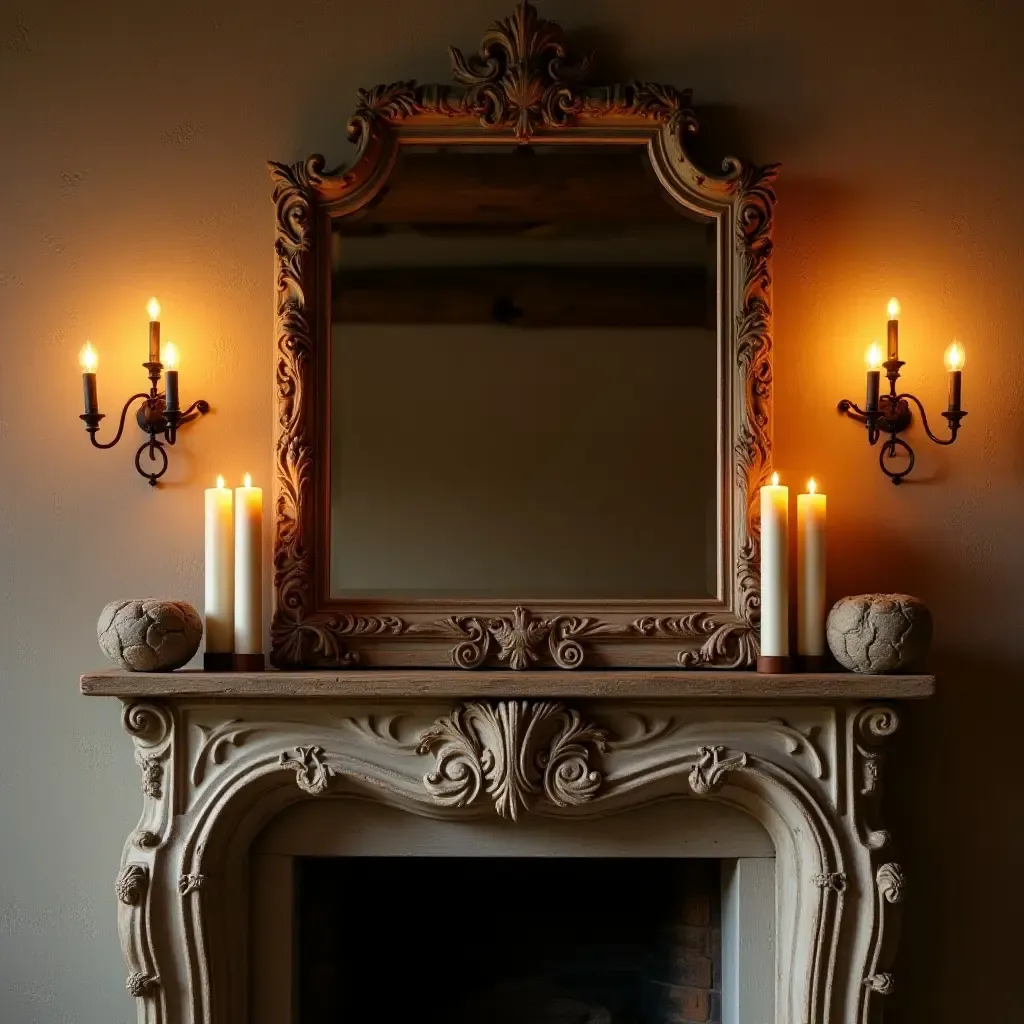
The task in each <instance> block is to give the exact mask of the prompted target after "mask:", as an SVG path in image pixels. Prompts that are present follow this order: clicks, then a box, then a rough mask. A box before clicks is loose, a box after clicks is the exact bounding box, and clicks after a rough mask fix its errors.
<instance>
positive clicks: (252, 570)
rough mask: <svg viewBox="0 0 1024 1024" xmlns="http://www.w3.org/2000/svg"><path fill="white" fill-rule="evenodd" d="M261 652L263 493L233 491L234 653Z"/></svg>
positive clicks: (247, 486)
mask: <svg viewBox="0 0 1024 1024" xmlns="http://www.w3.org/2000/svg"><path fill="white" fill-rule="evenodd" d="M262 653H263V490H262V488H259V487H253V486H252V478H251V477H250V476H249V474H248V473H246V474H245V486H244V487H237V488H236V489H235V654H262Z"/></svg>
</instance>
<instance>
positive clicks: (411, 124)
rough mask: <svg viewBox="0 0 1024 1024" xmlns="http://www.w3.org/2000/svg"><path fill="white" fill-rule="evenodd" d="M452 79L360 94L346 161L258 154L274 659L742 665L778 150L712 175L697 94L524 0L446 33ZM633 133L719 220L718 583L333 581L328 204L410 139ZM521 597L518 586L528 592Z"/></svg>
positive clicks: (765, 378) (493, 140) (349, 193)
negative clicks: (612, 69)
mask: <svg viewBox="0 0 1024 1024" xmlns="http://www.w3.org/2000/svg"><path fill="white" fill-rule="evenodd" d="M451 56H452V64H453V73H454V78H455V80H456V82H457V83H459V85H460V86H461V87H462V88H451V87H448V86H442V85H417V84H416V83H415V82H413V81H404V82H395V83H392V84H390V85H379V86H376V87H374V88H372V89H369V90H365V91H360V93H359V98H358V105H357V108H356V112H355V115H354V116H353V118H352V120H351V122H350V123H349V126H348V135H349V138H350V139H351V140H352V141H353V142H354V143H355V144H356V145H357V147H358V148H357V151H356V155H355V159H354V160H353V161H352V163H351V164H349V165H348V166H347V167H345V168H343V169H339V170H330V171H329V170H327V169H326V167H325V161H324V158H323V157H322V156H320V155H314V156H311V157H310V158H309V159H308V160H306V161H304V162H300V163H297V164H291V165H289V164H281V163H271V164H270V169H271V175H272V177H273V180H274V202H275V204H276V211H277V239H276V243H275V250H276V254H277V304H276V307H277V356H276V359H277V367H276V378H277V389H276V391H277V421H278V437H277V442H276V456H275V461H276V488H275V502H274V524H275V531H274V591H275V598H276V601H275V610H274V616H273V624H272V637H271V660H272V661H273V663H274V664H275V665H276V666H278V667H280V668H295V667H301V666H316V665H324V666H326V665H335V666H342V665H353V664H357V663H361V664H364V665H370V666H421V667H434V666H443V665H455V666H457V667H460V668H476V667H479V666H481V665H484V664H503V665H507V666H508V667H509V668H512V669H523V668H527V667H531V666H535V665H538V664H539V665H552V666H555V667H558V668H563V669H569V668H576V667H579V666H580V665H582V664H584V663H587V664H588V665H591V666H601V665H607V666H621V667H628V666H638V667H639V666H664V665H679V666H681V667H683V668H690V667H714V668H732V669H736V668H746V667H750V666H752V665H753V663H754V661H755V659H756V657H757V653H758V632H757V631H758V625H759V617H760V574H759V536H760V521H759V508H758V501H757V498H758V488H759V487H760V485H761V484H762V483H763V482H764V480H765V479H766V477H767V475H768V473H769V471H770V468H771V420H770V417H771V382H772V370H771V347H772V342H771V252H772V241H771V228H772V210H773V205H774V202H775V193H774V189H773V181H774V178H775V173H776V167H775V166H769V167H755V166H753V165H750V164H747V163H745V162H743V161H741V160H738V159H734V158H729V159H727V160H726V161H725V162H724V164H723V173H722V174H721V175H720V176H710V175H707V174H705V173H702V172H701V171H699V170H698V169H697V167H696V166H695V165H694V163H693V161H692V160H691V159H690V157H689V155H688V154H687V151H686V147H685V142H686V137H687V135H689V134H691V133H693V132H695V131H696V130H697V121H696V118H695V116H694V113H693V110H692V109H691V105H690V97H691V94H690V92H689V91H688V90H686V91H681V90H678V89H676V88H674V87H672V86H667V85H658V84H655V83H650V82H633V83H630V84H624V85H611V86H605V87H599V88H595V87H587V86H584V85H583V84H582V83H583V80H584V78H585V76H586V74H587V71H588V69H589V65H590V61H589V58H584V59H582V60H579V61H574V60H571V59H570V57H569V45H568V40H567V38H566V36H565V33H564V32H563V31H562V29H561V27H560V26H558V25H556V24H555V23H554V22H551V21H547V20H545V19H542V18H540V17H539V16H538V14H537V12H536V9H535V8H534V7H533V6H532V5H530V4H528V3H521V4H520V5H519V7H518V8H517V9H516V11H515V13H514V14H513V15H512V16H511V17H510V18H508V19H506V20H504V21H501V22H497V23H495V24H494V25H492V27H491V28H490V29H489V30H488V31H487V33H486V34H485V35H484V37H483V41H482V43H481V46H480V50H479V55H478V56H475V57H469V58H466V57H464V56H463V55H462V53H461V52H460V51H458V50H456V49H454V48H452V50H451ZM531 139H533V140H536V141H543V142H544V143H545V144H551V143H564V144H586V145H591V146H593V145H615V146H622V145H635V146H644V147H646V151H647V153H648V156H649V158H650V161H651V164H652V165H653V168H654V170H655V172H656V174H657V177H658V179H659V181H660V183H661V184H662V186H663V187H664V189H665V190H666V192H667V193H668V194H669V195H670V196H671V197H672V198H673V199H674V200H676V201H677V202H679V203H680V204H681V205H682V206H684V207H687V208H689V209H690V210H694V211H697V212H699V213H701V214H703V215H706V216H710V217H712V218H714V219H715V220H716V221H717V225H718V264H719V280H720V282H722V284H721V287H720V289H719V292H720V296H719V303H720V304H719V311H718V318H719V355H720V359H719V377H720V382H721V388H720V395H721V399H720V400H721V407H720V435H721V437H720V444H719V454H718V459H719V467H720V472H719V478H720V487H721V494H720V499H719V504H720V510H721V514H720V521H721V549H720V559H719V584H718V595H717V597H716V598H714V599H701V600H679V601H675V602H654V601H631V602H630V601H577V602H571V603H568V607H567V606H566V604H567V603H566V602H552V601H535V602H532V601H531V602H529V605H528V606H524V605H522V604H517V603H515V602H513V601H508V602H501V601H483V600H481V601H477V602H472V601H470V602H467V601H458V602H456V601H444V600H435V599H427V600H410V599H403V600H395V601H380V600H374V601H368V600H366V599H362V598H359V599H345V598H334V597H331V596H330V590H329V580H328V569H329V559H328V557H327V556H328V548H327V545H328V534H329V522H328V520H329V515H328V514H327V512H326V511H325V510H326V509H328V508H329V496H328V491H327V486H328V476H327V463H326V459H325V457H324V453H325V451H326V449H327V444H326V438H325V433H326V431H325V426H324V425H325V424H326V422H327V410H326V384H325V383H324V381H325V377H326V374H325V372H324V370H325V366H326V362H325V360H326V358H327V345H328V340H329V330H330V324H329V316H327V304H328V302H329V298H330V297H329V294H328V293H329V287H328V276H327V275H328V270H329V265H328V262H327V259H328V256H327V254H328V253H329V252H330V246H329V241H330V228H331V219H332V218H333V217H339V216H345V215H348V214H351V213H354V212H355V211H357V210H359V209H360V208H361V207H363V206H364V205H365V204H367V203H368V202H370V201H371V200H372V199H373V198H374V196H376V195H377V194H378V193H379V192H380V190H381V189H382V187H383V186H384V185H385V183H386V181H387V179H388V176H389V174H390V173H391V171H392V169H393V167H394V165H395V161H396V158H397V156H398V153H399V150H400V149H401V148H402V147H404V146H416V145H431V146H437V145H456V144H461V145H465V144H467V143H473V144H483V143H487V144H494V145H508V146H513V145H518V144H522V143H524V142H527V141H529V140H531ZM524 604H525V602H524Z"/></svg>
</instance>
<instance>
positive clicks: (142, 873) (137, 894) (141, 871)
mask: <svg viewBox="0 0 1024 1024" xmlns="http://www.w3.org/2000/svg"><path fill="white" fill-rule="evenodd" d="M148 882H149V872H148V871H147V869H146V866H145V865H144V864H125V866H124V867H123V868H121V871H120V873H119V874H118V876H117V881H116V882H115V883H114V891H115V892H116V893H117V898H118V899H119V900H120V901H121V902H122V903H123V904H124V905H125V906H126V907H133V906H135V905H136V904H137V903H138V902H139V901H140V900H141V899H142V897H143V896H144V895H145V894H146V886H147V884H148Z"/></svg>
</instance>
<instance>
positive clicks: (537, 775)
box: [82, 672, 934, 1024]
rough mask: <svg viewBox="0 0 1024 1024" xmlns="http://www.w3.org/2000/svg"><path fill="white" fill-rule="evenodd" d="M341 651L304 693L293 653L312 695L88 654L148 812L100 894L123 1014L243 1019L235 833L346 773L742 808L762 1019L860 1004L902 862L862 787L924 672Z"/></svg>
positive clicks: (813, 1020)
mask: <svg viewBox="0 0 1024 1024" xmlns="http://www.w3.org/2000/svg"><path fill="white" fill-rule="evenodd" d="M350 675H352V676H353V677H354V678H355V679H361V680H362V681H363V683H364V686H363V691H364V694H363V696H361V697H356V696H351V695H346V693H345V692H344V690H345V687H346V686H351V685H352V679H347V678H346V673H324V674H323V676H322V677H321V678H320V683H321V684H322V685H321V690H320V695H319V696H316V695H310V692H311V690H312V691H315V683H316V682H317V677H316V676H315V675H314V674H310V673H307V674H305V675H304V676H302V677H301V679H303V680H304V681H305V682H304V683H303V684H302V685H297V687H296V688H297V689H298V690H300V691H303V690H305V691H306V695H305V696H300V695H296V694H288V693H287V683H286V682H285V678H284V677H283V676H282V674H280V673H267V674H265V675H258V676H235V677H234V682H233V683H232V681H231V678H230V677H228V676H207V675H204V676H200V675H198V674H196V675H191V676H190V674H188V673H185V674H177V673H176V674H173V675H164V676H142V675H138V676H130V675H122V674H117V673H105V674H99V675H93V676H86V677H83V680H82V689H83V692H86V693H92V694H100V693H108V694H116V695H118V696H120V697H121V699H122V701H123V702H124V710H123V723H124V726H125V728H126V729H127V731H128V732H129V734H130V735H131V737H132V740H133V743H134V747H135V751H134V760H135V764H136V771H137V772H138V773H139V781H140V789H141V791H142V800H143V812H142V817H141V819H140V821H139V824H138V827H137V828H136V830H135V831H134V832H132V833H131V835H130V836H129V837H128V841H127V843H126V846H125V850H124V854H123V856H122V862H121V866H120V869H119V871H118V873H117V876H116V884H115V899H116V904H117V913H118V924H119V932H120V936H121V943H122V948H123V951H124V955H125V959H126V963H127V981H126V986H127V989H128V992H129V993H130V994H131V995H132V996H133V997H134V998H135V999H136V1002H137V1006H138V1019H139V1021H140V1022H144V1024H186V1022H203V1024H239V1022H241V1021H245V1020H247V1019H248V1017H247V1013H246V1011H245V1007H246V1000H247V994H248V986H247V972H246V969H245V966H244V965H247V964H248V952H247V946H246V939H247V929H246V927H245V921H246V920H247V914H248V900H249V894H248V889H247V886H246V882H245V878H246V871H245V865H246V861H247V857H248V852H249V847H250V844H251V843H252V841H253V839H254V837H255V836H256V835H257V834H258V833H259V832H260V830H261V829H262V828H263V827H264V826H265V825H266V824H267V823H268V822H269V821H270V820H271V819H272V818H274V817H275V816H277V815H278V814H279V813H280V812H281V811H283V810H284V809H285V808H287V807H288V806H289V805H291V804H294V803H296V802H298V801H302V800H325V801H329V802H330V801H333V800H334V798H335V797H344V796H351V795H353V794H360V795H364V796H370V797H372V798H374V799H376V800H379V801H382V802H384V803H386V804H389V805H391V806H393V807H397V808H400V809H402V810H404V811H408V812H409V813H412V814H417V815H424V816H429V817H432V818H440V819H442V820H449V821H450V822H451V827H452V828H458V827H459V822H462V821H466V820H467V819H470V818H478V817H479V816H481V815H485V816H494V815H500V816H502V817H504V818H505V819H507V820H508V822H509V823H510V824H511V823H513V822H515V821H517V820H520V819H521V818H522V817H523V816H524V815H535V816H541V817H551V816H563V817H566V818H572V817H577V818H589V817H595V816H603V815H612V814H617V813H620V812H623V811H627V810H629V809H630V808H632V807H637V806H639V805H641V804H647V803H650V802H651V801H652V800H655V799H659V798H669V797H671V798H675V799H676V801H677V803H676V804H674V805H673V806H677V807H678V813H679V814H680V815H685V814H686V813H687V807H688V806H689V803H688V802H689V801H692V800H714V801H721V802H722V803H724V804H726V805H730V806H732V807H734V808H738V809H740V810H742V811H744V812H745V813H747V814H749V815H751V816H752V817H753V818H754V819H756V820H757V821H758V822H760V823H761V825H762V826H763V828H764V829H765V831H766V832H767V833H768V835H769V836H770V837H771V839H772V841H773V843H774V845H775V850H776V878H777V899H776V907H777V909H776V914H777V920H776V936H777V942H778V946H777V948H778V950H779V956H778V958H777V977H776V993H777V995H776V1003H777V1007H776V1015H775V1021H776V1024H826V1022H828V1024H864V1022H866V1021H870V1020H874V1019H877V1017H878V1015H879V1013H880V1008H881V1005H882V1003H883V1001H884V996H885V994H887V993H888V992H890V991H892V988H893V985H894V980H893V974H892V973H891V970H890V967H891V960H892V955H893V953H894V946H895V940H896V934H897V923H898V913H899V910H900V908H901V906H902V901H903V896H904V890H905V881H904V871H903V868H902V866H901V864H900V862H899V859H898V857H897V856H896V854H895V853H894V847H893V841H892V838H891V836H890V834H889V833H888V832H887V831H885V830H884V829H883V828H882V827H881V823H880V822H879V820H878V806H877V800H878V796H879V787H880V782H881V778H882V771H881V763H882V762H881V748H882V745H883V743H884V741H885V740H886V739H887V738H888V737H889V736H891V735H892V734H893V733H894V732H895V731H896V728H897V724H898V718H897V713H896V711H895V710H894V709H893V707H892V706H891V704H887V703H877V702H876V698H877V699H882V700H884V699H885V697H886V696H888V697H890V698H903V697H921V696H927V695H928V694H929V693H930V692H932V690H933V688H934V680H933V679H931V677H925V676H914V677H848V676H822V677H804V679H805V682H804V684H803V685H802V686H801V684H799V683H798V682H794V683H793V685H792V687H791V692H792V694H793V695H792V696H787V695H786V686H785V684H784V680H785V679H786V678H787V677H757V676H753V677H751V676H750V675H748V674H737V675H735V676H731V675H724V676H723V675H722V674H720V673H718V674H715V675H714V677H713V678H714V679H715V680H717V682H718V684H719V685H720V686H721V687H722V692H723V693H725V694H730V691H731V695H727V696H721V695H719V696H717V697H716V696H714V695H709V694H708V693H706V692H701V689H702V685H703V684H702V681H701V677H700V676H696V677H695V676H692V675H690V674H686V673H677V674H676V680H675V682H673V681H672V680H671V679H668V678H667V677H668V675H669V674H667V673H666V674H661V675H663V676H665V677H666V678H661V677H660V675H659V674H654V678H653V681H652V674H651V673H638V674H635V675H632V676H631V675H630V674H629V673H625V672H607V673H604V674H600V673H592V674H590V675H588V676H584V677H582V683H584V684H586V686H587V687H588V692H586V693H583V692H581V691H580V690H577V691H576V692H575V694H574V695H572V696H564V697H563V698H561V699H560V697H559V695H558V694H552V693H551V692H550V686H551V685H553V684H551V683H550V682H549V680H550V679H551V678H552V674H550V673H548V674H545V673H534V674H531V673H526V674H516V676H515V681H514V683H513V682H512V681H511V680H509V676H505V677H501V676H500V674H498V673H494V676H495V680H494V681H493V687H485V689H487V690H488V691H489V692H486V693H484V694H476V695H473V694H466V693H462V694H458V695H452V694H447V693H445V692H443V691H444V685H443V679H442V675H443V674H428V675H431V676H433V677H434V679H435V685H434V686H432V687H431V686H425V685H424V680H423V675H424V674H422V673H420V674H417V673H406V674H405V676H404V677H402V676H401V675H400V674H398V675H395V677H394V678H393V679H391V681H390V685H382V686H378V687H375V686H374V684H373V683H372V681H370V680H367V679H365V676H366V674H365V673H352V674H350ZM509 675H511V674H509ZM449 676H451V677H453V678H457V679H458V680H459V684H461V685H462V686H463V687H464V686H465V679H466V677H465V676H464V675H461V674H458V673H454V672H453V673H450V674H449ZM524 676H525V678H524ZM401 678H405V679H406V683H405V689H404V691H403V690H402V689H401V687H400V686H399V685H398V684H399V681H400V679H401ZM501 678H505V679H506V683H505V688H506V692H505V693H504V694H502V693H500V692H498V691H497V689H496V688H497V686H498V685H499V684H498V681H499V680H500V679H501ZM555 678H559V677H555ZM788 678H791V679H794V680H796V679H797V678H798V677H788ZM175 679H177V680H178V682H179V687H180V689H179V692H175V691H174V688H173V681H174V680H175ZM572 679H573V680H574V682H573V683H572V684H571V685H572V686H574V687H579V686H580V685H581V677H578V676H573V677H572ZM683 679H685V680H686V682H685V683H683V682H682V681H681V680H683ZM564 680H565V677H564V676H562V677H560V679H559V682H560V683H564ZM780 680H782V682H780ZM200 681H205V682H206V683H207V684H209V685H208V689H207V691H206V693H207V695H206V696H196V691H197V686H198V684H199V682H200ZM474 681H478V680H474ZM659 681H660V686H659V685H654V684H655V683H656V682H659ZM759 681H760V683H761V695H760V699H758V689H757V684H758V682H759ZM384 682H385V683H387V680H385V681H384ZM275 683H276V685H277V687H278V689H277V690H276V694H277V696H276V699H268V686H269V687H272V686H273V685H274V684H275ZM630 684H633V685H632V688H631V686H630ZM844 684H845V685H846V689H845V690H844V688H843V686H844ZM452 685H455V684H452ZM566 685H568V684H566ZM211 690H213V691H218V692H215V693H211ZM228 690H233V691H234V692H233V693H229V692H228ZM246 690H249V691H250V692H249V693H246V692H245V691H246ZM375 690H377V691H379V690H384V691H386V692H387V695H386V696H381V695H380V694H379V692H377V693H375ZM652 690H653V691H654V692H656V693H658V694H660V696H652ZM634 692H635V694H636V695H633V693H634ZM780 694H781V695H780ZM211 696H212V697H213V698H214V699H211ZM335 802H336V803H337V806H338V807H339V808H341V807H342V806H343V805H344V800H337V801H335ZM239 965H243V968H242V969H239Z"/></svg>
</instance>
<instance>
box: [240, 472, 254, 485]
mask: <svg viewBox="0 0 1024 1024" xmlns="http://www.w3.org/2000/svg"><path fill="white" fill-rule="evenodd" d="M242 480H243V481H244V482H243V484H242V486H243V487H252V474H250V473H246V474H245V476H244V477H243V478H242Z"/></svg>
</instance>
